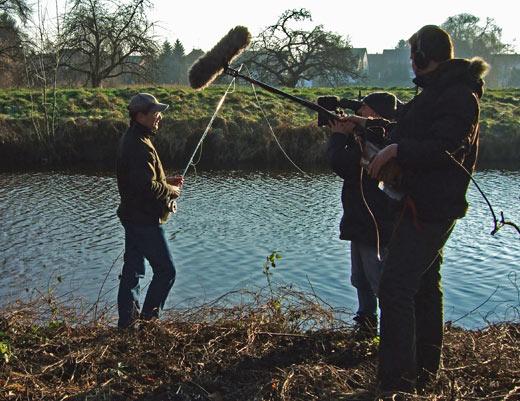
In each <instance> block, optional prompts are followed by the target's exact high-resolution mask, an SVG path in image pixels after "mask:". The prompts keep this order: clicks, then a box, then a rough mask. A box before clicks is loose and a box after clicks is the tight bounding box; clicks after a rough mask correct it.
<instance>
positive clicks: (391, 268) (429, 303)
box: [378, 211, 455, 391]
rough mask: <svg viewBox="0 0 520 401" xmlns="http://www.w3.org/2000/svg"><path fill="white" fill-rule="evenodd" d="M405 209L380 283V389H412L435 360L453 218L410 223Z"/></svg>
mask: <svg viewBox="0 0 520 401" xmlns="http://www.w3.org/2000/svg"><path fill="white" fill-rule="evenodd" d="M415 223H416V222H414V219H413V216H412V215H411V213H410V212H409V211H408V212H407V213H406V214H405V215H404V216H403V219H402V220H401V222H400V223H399V225H398V226H397V228H396V231H395V233H394V237H393V239H392V242H391V244H390V246H389V248H388V254H387V256H386V259H385V268H384V270H383V275H382V276H381V281H380V284H379V306H380V309H381V342H380V346H379V366H378V379H379V382H380V386H381V388H382V389H384V390H399V391H413V389H414V387H415V385H416V382H417V381H421V382H422V381H426V380H427V379H428V378H429V377H430V376H433V375H435V374H436V373H437V371H438V369H439V365H440V358H441V347H442V340H443V328H444V322H443V319H444V316H443V313H444V312H443V293H442V285H441V274H440V268H441V264H442V260H443V248H444V244H445V243H446V241H447V240H448V238H449V236H450V234H451V232H452V230H453V228H454V227H455V220H449V221H443V222H425V221H421V220H419V227H417V226H416V225H415Z"/></svg>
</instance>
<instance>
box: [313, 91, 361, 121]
mask: <svg viewBox="0 0 520 401" xmlns="http://www.w3.org/2000/svg"><path fill="white" fill-rule="evenodd" d="M318 104H319V105H320V106H321V107H323V108H324V109H327V110H329V111H332V112H334V113H336V114H341V110H340V109H350V110H352V111H354V112H356V111H358V110H359V108H360V107H361V105H362V102H360V101H358V100H350V99H339V98H338V97H337V96H320V97H318ZM330 120H331V117H330V116H329V115H327V114H325V113H323V112H318V126H319V127H323V126H325V125H329V121H330Z"/></svg>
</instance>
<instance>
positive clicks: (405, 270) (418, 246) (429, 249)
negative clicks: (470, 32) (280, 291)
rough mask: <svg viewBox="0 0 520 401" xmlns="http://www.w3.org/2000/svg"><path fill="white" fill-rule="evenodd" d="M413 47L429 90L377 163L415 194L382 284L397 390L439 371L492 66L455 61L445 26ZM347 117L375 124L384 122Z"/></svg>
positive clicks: (392, 384) (388, 379)
mask: <svg viewBox="0 0 520 401" xmlns="http://www.w3.org/2000/svg"><path fill="white" fill-rule="evenodd" d="M409 44H410V47H411V59H412V68H413V70H414V72H415V75H416V78H415V79H414V82H415V84H416V85H417V86H418V87H420V88H422V92H421V93H419V94H418V95H417V96H415V97H414V98H413V99H412V100H411V101H410V102H409V103H407V104H406V105H405V106H403V109H402V110H401V111H400V115H399V120H398V122H397V124H396V125H395V127H394V128H393V129H392V131H391V138H392V142H393V143H392V144H390V145H388V146H386V147H385V148H384V149H382V150H381V151H380V152H379V153H378V154H377V156H376V157H375V159H374V160H373V161H372V163H371V164H370V166H369V172H370V174H371V176H372V177H375V178H377V177H379V174H380V172H381V170H382V169H384V166H385V165H386V164H387V163H388V161H390V160H392V159H393V160H396V161H397V162H398V164H399V165H400V166H401V167H402V190H403V192H404V193H405V195H406V198H405V201H404V202H403V206H402V210H401V212H400V218H399V219H398V221H397V223H396V227H395V232H394V236H393V238H392V241H391V244H390V246H389V248H388V254H387V258H386V260H385V267H384V271H383V275H382V277H381V281H380V286H379V302H380V308H381V343H380V355H379V368H378V379H379V382H380V387H381V389H382V390H383V391H387V390H388V391H390V392H395V391H413V390H414V387H416V388H417V389H423V388H424V386H425V385H426V384H427V383H428V382H429V381H430V380H431V379H432V378H434V377H435V375H436V373H437V371H438V369H439V365H440V357H441V347H442V338H443V294H442V285H441V274H440V267H441V264H442V259H443V248H444V245H445V243H446V241H447V240H448V237H449V236H450V234H451V232H452V230H453V228H454V226H455V222H456V219H458V218H461V217H463V216H464V215H465V214H466V211H467V208H468V203H467V201H466V197H465V196H466V191H467V188H468V185H469V181H470V178H469V176H468V172H469V173H472V172H473V169H474V166H475V162H476V157H477V151H478V125H479V110H480V106H479V99H480V98H481V96H482V94H483V86H484V82H483V79H482V77H483V76H484V74H485V72H486V70H487V64H486V63H485V62H484V61H483V60H482V59H479V58H475V59H472V60H466V59H456V58H454V57H453V44H452V41H451V37H450V36H449V34H448V33H447V32H445V31H444V30H442V29H441V28H439V27H437V26H434V25H427V26H424V27H423V28H421V29H420V30H419V31H418V32H417V33H415V34H414V35H413V36H412V37H411V38H410V40H409ZM348 119H349V120H351V121H355V122H356V123H358V124H361V125H365V126H367V127H368V126H372V125H377V124H379V123H381V121H376V120H372V121H370V120H363V119H361V118H359V117H357V116H350V117H348ZM461 165H462V166H461ZM464 170H467V171H464Z"/></svg>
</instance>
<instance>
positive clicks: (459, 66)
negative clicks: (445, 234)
mask: <svg viewBox="0 0 520 401" xmlns="http://www.w3.org/2000/svg"><path fill="white" fill-rule="evenodd" d="M486 68H487V65H486V64H485V62H484V61H482V60H481V59H472V60H466V59H451V60H447V61H445V62H443V63H441V64H440V65H439V67H437V68H436V69H435V70H434V71H432V72H431V73H429V74H426V75H423V76H419V77H417V78H416V79H415V80H414V82H415V84H416V85H417V86H419V87H422V88H423V90H422V92H421V93H420V94H419V95H417V96H415V97H414V98H413V99H412V100H411V101H410V102H409V103H407V104H406V105H405V106H404V108H403V110H402V111H401V112H400V115H399V120H398V122H397V124H396V125H395V127H394V129H393V130H392V133H391V136H392V141H393V142H396V143H398V150H397V161H398V162H399V164H400V165H401V166H402V168H403V181H402V183H403V190H404V192H405V193H406V194H407V195H408V196H409V197H410V198H411V199H412V200H413V202H414V204H415V207H416V210H417V215H418V217H419V218H420V219H424V220H430V221H442V220H447V219H456V218H460V217H463V216H464V215H465V214H466V211H467V208H468V203H467V201H466V191H467V188H468V184H469V181H470V177H469V175H468V174H467V173H466V172H465V171H464V170H463V169H462V168H461V167H460V166H459V165H457V164H456V163H455V162H454V161H453V160H452V159H451V158H450V157H449V156H448V154H447V152H449V153H451V154H453V155H454V156H455V157H456V159H457V160H458V161H459V162H461V163H462V165H463V166H464V167H465V169H466V170H467V171H468V172H469V173H472V172H473V169H474V167H475V163H476V159H477V152H478V124H479V112H480V107H479V99H480V98H481V97H482V94H483V88H484V82H483V80H482V76H483V74H484V73H485V71H486Z"/></svg>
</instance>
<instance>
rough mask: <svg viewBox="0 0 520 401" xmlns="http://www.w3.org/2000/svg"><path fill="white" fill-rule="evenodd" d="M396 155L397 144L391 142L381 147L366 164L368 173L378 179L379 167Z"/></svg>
mask: <svg viewBox="0 0 520 401" xmlns="http://www.w3.org/2000/svg"><path fill="white" fill-rule="evenodd" d="M396 156H397V144H396V143H393V144H391V145H388V146H387V147H385V148H383V149H381V150H380V151H379V152H378V153H377V155H376V156H375V157H374V159H373V160H372V162H371V163H370V165H369V166H368V174H369V175H370V177H372V178H374V179H376V180H377V179H380V173H381V168H382V167H383V166H384V165H385V164H386V163H388V161H389V160H390V159H393V158H394V157H396Z"/></svg>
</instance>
